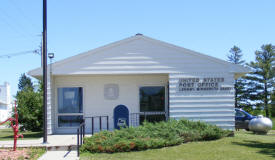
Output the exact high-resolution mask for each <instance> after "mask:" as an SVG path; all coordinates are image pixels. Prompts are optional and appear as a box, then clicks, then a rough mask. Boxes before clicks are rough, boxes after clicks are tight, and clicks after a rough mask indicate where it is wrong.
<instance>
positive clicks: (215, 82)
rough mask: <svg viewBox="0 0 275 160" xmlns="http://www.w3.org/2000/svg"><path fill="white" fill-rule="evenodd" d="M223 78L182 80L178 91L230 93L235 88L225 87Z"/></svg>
mask: <svg viewBox="0 0 275 160" xmlns="http://www.w3.org/2000/svg"><path fill="white" fill-rule="evenodd" d="M223 82H224V78H223V77H206V78H180V79H179V82H178V91H179V92H185V91H218V90H222V91H229V90H232V89H233V87H224V86H222V85H221V83H223Z"/></svg>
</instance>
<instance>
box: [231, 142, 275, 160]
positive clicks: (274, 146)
mask: <svg viewBox="0 0 275 160" xmlns="http://www.w3.org/2000/svg"><path fill="white" fill-rule="evenodd" d="M232 144H235V145H240V146H246V147H252V148H258V149H261V150H260V151H259V153H261V154H265V155H270V156H272V157H275V143H263V142H259V141H243V142H232Z"/></svg>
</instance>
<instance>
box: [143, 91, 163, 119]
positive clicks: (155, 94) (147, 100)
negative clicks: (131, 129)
mask: <svg viewBox="0 0 275 160" xmlns="http://www.w3.org/2000/svg"><path fill="white" fill-rule="evenodd" d="M139 98H140V100H139V101H140V112H145V113H144V115H140V124H141V123H142V122H143V121H144V120H145V119H146V120H147V121H149V122H158V121H163V120H165V87H164V86H150V87H140V89H139Z"/></svg>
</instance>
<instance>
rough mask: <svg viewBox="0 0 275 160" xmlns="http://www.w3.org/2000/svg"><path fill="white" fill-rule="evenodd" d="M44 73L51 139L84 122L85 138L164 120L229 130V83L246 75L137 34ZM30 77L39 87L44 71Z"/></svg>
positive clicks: (231, 94)
mask: <svg viewBox="0 0 275 160" xmlns="http://www.w3.org/2000/svg"><path fill="white" fill-rule="evenodd" d="M221 54H224V53H221ZM50 66H51V67H52V68H51V69H48V70H51V73H49V75H51V76H50V77H51V78H50V79H49V83H48V96H49V98H48V100H49V102H48V106H47V107H48V113H47V115H48V120H47V127H48V133H49V134H58V133H75V132H76V128H77V127H78V126H79V123H80V121H81V120H82V119H85V122H86V128H87V131H88V132H91V130H92V128H94V129H95V130H96V129H98V128H104V127H105V128H106V125H108V128H109V129H114V128H117V126H119V125H120V124H127V125H130V126H131V125H132V126H136V125H139V124H141V123H142V122H143V121H144V120H145V119H146V120H148V121H160V120H165V119H168V118H174V119H181V118H186V119H190V120H196V121H197V120H200V121H205V122H207V123H211V124H215V125H217V126H219V127H221V128H224V129H229V130H234V129H235V118H234V116H235V113H234V80H235V79H236V78H238V77H239V76H241V75H243V74H245V73H247V72H249V69H248V68H244V67H242V66H239V65H235V64H231V63H229V62H226V61H224V60H220V59H217V58H214V57H211V56H208V55H204V54H201V53H198V52H195V51H192V50H189V49H185V48H182V47H179V46H175V45H173V44H169V43H166V42H163V41H159V40H156V39H152V38H149V37H146V36H144V35H142V34H137V35H135V36H132V37H129V38H126V39H123V40H120V41H117V42H114V43H111V44H108V45H105V46H102V47H99V48H96V49H93V50H90V51H88V52H85V53H81V54H78V55H76V56H73V57H69V58H67V59H64V60H61V61H58V62H56V63H53V64H52V65H49V67H50ZM28 74H29V75H31V76H33V77H36V78H40V79H41V77H42V68H37V69H34V70H31V71H30V72H29V73H28ZM97 116H107V117H108V118H102V119H101V120H100V121H101V123H102V124H101V125H100V126H99V122H98V121H99V120H98V119H96V118H95V119H94V122H93V123H92V121H91V120H90V119H91V117H97ZM89 118H90V119H89ZM103 121H104V122H103ZM107 122H108V124H107ZM92 124H94V126H93V125H92Z"/></svg>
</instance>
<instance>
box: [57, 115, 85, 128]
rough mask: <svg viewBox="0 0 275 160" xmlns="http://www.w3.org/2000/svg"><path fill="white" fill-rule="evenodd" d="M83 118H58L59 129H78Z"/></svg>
mask: <svg viewBox="0 0 275 160" xmlns="http://www.w3.org/2000/svg"><path fill="white" fill-rule="evenodd" d="M82 119H83V116H58V127H77V126H79V124H80V123H81V121H82Z"/></svg>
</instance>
